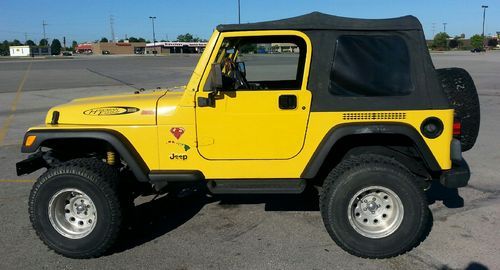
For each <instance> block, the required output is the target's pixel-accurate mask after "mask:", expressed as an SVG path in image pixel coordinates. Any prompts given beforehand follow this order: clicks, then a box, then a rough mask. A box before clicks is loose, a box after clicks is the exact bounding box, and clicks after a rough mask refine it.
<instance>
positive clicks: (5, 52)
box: [0, 40, 9, 56]
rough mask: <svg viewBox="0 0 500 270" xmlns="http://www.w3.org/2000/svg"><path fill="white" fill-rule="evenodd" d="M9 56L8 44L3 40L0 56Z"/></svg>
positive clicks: (0, 46) (0, 45)
mask: <svg viewBox="0 0 500 270" xmlns="http://www.w3.org/2000/svg"><path fill="white" fill-rule="evenodd" d="M7 55H9V42H8V41H7V40H4V41H3V42H2V43H1V44H0V56H7Z"/></svg>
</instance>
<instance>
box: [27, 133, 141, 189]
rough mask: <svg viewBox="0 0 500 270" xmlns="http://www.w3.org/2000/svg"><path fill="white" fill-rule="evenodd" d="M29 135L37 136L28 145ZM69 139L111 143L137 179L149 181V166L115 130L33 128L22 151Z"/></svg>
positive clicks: (34, 149)
mask: <svg viewBox="0 0 500 270" xmlns="http://www.w3.org/2000/svg"><path fill="white" fill-rule="evenodd" d="M29 136H36V139H35V141H34V142H33V143H32V144H31V145H29V146H27V145H26V143H25V142H26V139H27V138H28V137H29ZM68 139H97V140H101V141H105V142H107V143H109V144H110V145H111V146H112V147H113V148H114V149H115V150H116V151H117V152H118V154H120V156H121V157H122V158H123V160H125V162H127V164H128V166H129V167H130V170H131V171H132V172H133V173H134V175H135V177H136V178H137V180H139V181H141V182H149V177H148V173H149V168H148V166H147V165H146V163H145V162H144V160H143V159H142V157H141V156H140V155H139V153H138V152H137V151H136V149H135V148H134V146H133V145H132V144H131V143H130V142H129V140H128V139H127V138H126V137H125V136H123V135H122V134H121V133H119V132H117V131H115V130H109V129H95V130H76V129H73V130H72V129H58V130H49V129H40V130H37V129H33V130H30V131H28V132H27V133H26V134H25V135H24V140H23V145H22V148H21V152H23V153H33V152H36V151H38V149H40V147H43V146H44V145H45V144H47V143H48V142H51V141H57V140H68Z"/></svg>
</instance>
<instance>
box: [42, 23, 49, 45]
mask: <svg viewBox="0 0 500 270" xmlns="http://www.w3.org/2000/svg"><path fill="white" fill-rule="evenodd" d="M47 25H48V24H46V23H45V20H43V21H42V27H43V39H45V40H46V41H47V43H48V40H47V37H46V36H45V26H47Z"/></svg>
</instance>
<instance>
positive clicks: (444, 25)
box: [443, 23, 448, 33]
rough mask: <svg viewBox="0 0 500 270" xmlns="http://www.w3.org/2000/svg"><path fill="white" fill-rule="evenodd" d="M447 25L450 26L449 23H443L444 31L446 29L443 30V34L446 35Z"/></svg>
mask: <svg viewBox="0 0 500 270" xmlns="http://www.w3.org/2000/svg"><path fill="white" fill-rule="evenodd" d="M447 24H448V23H443V29H444V30H443V32H445V33H446V25H447Z"/></svg>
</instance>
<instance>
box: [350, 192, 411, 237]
mask: <svg viewBox="0 0 500 270" xmlns="http://www.w3.org/2000/svg"><path fill="white" fill-rule="evenodd" d="M347 216H348V218H349V223H350V224H351V226H352V227H353V228H354V230H356V231H357V232H358V233H359V234H361V235H363V236H365V237H368V238H373V239H377V238H382V237H386V236H389V235H391V234H392V233H394V232H395V231H396V230H397V229H398V228H399V226H400V225H401V222H402V221H403V216H404V207H403V203H402V202H401V199H400V198H399V197H398V195H396V193H394V191H392V190H390V189H388V188H386V187H381V186H370V187H367V188H363V189H362V190H360V191H358V192H357V193H356V194H355V195H354V196H353V197H352V198H351V200H350V201H349V206H348V209H347Z"/></svg>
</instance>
